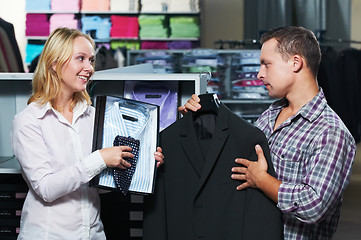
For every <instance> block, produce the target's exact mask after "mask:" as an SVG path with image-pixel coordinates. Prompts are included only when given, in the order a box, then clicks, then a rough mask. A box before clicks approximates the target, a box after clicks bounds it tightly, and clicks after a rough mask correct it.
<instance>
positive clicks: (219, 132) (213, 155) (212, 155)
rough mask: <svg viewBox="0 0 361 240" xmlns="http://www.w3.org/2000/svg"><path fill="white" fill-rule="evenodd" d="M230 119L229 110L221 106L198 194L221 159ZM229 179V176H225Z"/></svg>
mask: <svg viewBox="0 0 361 240" xmlns="http://www.w3.org/2000/svg"><path fill="white" fill-rule="evenodd" d="M228 118H229V110H227V108H226V107H225V106H224V105H223V104H221V105H220V108H219V110H218V116H217V119H216V126H215V129H214V133H213V136H212V141H211V144H210V146H209V150H208V153H207V157H206V159H205V162H204V165H203V171H202V175H201V179H200V182H199V187H198V190H197V192H198V191H199V190H200V189H201V188H202V187H203V185H204V184H205V182H206V180H207V178H208V176H209V174H210V173H211V171H212V169H213V167H214V165H215V163H216V162H217V160H218V158H219V154H220V153H221V151H222V149H223V146H224V144H225V143H226V140H227V138H228V135H229V132H228ZM225 177H227V176H225Z"/></svg>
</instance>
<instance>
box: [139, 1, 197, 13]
mask: <svg viewBox="0 0 361 240" xmlns="http://www.w3.org/2000/svg"><path fill="white" fill-rule="evenodd" d="M141 11H142V12H145V13H146V12H149V13H150V12H175V13H177V12H185V13H188V12H199V0H166V1H164V0H142V7H141Z"/></svg>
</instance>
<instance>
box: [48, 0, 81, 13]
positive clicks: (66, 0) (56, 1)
mask: <svg viewBox="0 0 361 240" xmlns="http://www.w3.org/2000/svg"><path fill="white" fill-rule="evenodd" d="M80 4H81V1H80V0H51V10H58V11H59V10H69V11H79V10H80Z"/></svg>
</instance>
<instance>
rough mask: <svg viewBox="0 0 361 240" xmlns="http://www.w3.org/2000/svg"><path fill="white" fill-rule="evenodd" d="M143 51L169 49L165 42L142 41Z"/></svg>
mask: <svg viewBox="0 0 361 240" xmlns="http://www.w3.org/2000/svg"><path fill="white" fill-rule="evenodd" d="M141 48H142V49H168V46H167V42H165V41H142V47H141Z"/></svg>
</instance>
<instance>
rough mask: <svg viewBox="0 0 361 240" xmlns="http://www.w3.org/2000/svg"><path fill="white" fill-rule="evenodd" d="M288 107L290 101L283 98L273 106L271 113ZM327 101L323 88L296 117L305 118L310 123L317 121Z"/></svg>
mask: <svg viewBox="0 0 361 240" xmlns="http://www.w3.org/2000/svg"><path fill="white" fill-rule="evenodd" d="M287 105H288V101H287V99H286V98H282V99H280V100H278V101H276V102H274V103H273V104H272V105H271V111H274V110H280V109H281V108H284V107H286V106H287ZM326 105H327V101H326V98H325V94H324V93H323V90H322V88H320V90H319V92H318V93H317V95H316V96H315V97H314V98H313V99H312V100H311V101H309V102H308V103H306V104H305V105H304V106H303V107H302V108H301V109H300V110H299V111H298V113H297V114H296V115H295V116H297V115H301V116H302V117H303V118H305V119H307V120H308V121H310V122H313V121H315V120H316V119H317V118H318V117H319V116H320V114H321V113H322V111H323V109H324V108H325V107H326Z"/></svg>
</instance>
